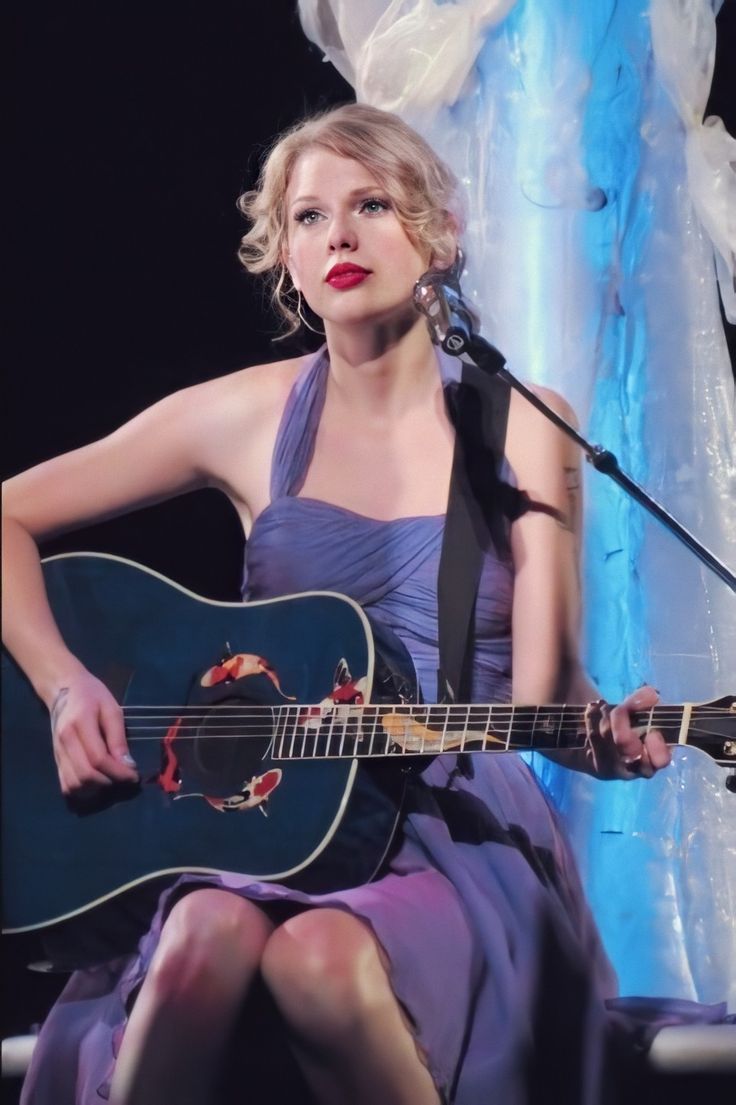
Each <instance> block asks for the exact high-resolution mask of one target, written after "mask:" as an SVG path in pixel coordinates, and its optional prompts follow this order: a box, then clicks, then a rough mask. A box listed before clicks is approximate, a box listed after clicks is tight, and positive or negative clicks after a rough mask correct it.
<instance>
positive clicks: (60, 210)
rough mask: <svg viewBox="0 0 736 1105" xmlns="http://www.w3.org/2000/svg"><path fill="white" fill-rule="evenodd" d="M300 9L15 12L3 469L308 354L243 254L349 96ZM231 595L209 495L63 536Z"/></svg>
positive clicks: (93, 6)
mask: <svg viewBox="0 0 736 1105" xmlns="http://www.w3.org/2000/svg"><path fill="white" fill-rule="evenodd" d="M294 8H295V3H294V2H293V0H265V2H263V3H262V2H260V0H259V2H253V0H212V2H210V3H206V2H205V0H177V2H175V3H173V2H169V0H148V2H147V3H145V2H141V0H128V2H126V3H120V2H119V0H118V2H113V0H106V2H104V3H100V0H62V2H59V0H36V2H34V0H23V2H22V3H21V2H20V0H16V3H15V4H14V5H10V6H9V8H8V11H9V24H10V28H9V29H10V35H9V41H10V44H11V54H10V57H9V66H8V72H9V74H10V78H11V125H10V133H9V135H8V140H7V142H6V150H7V151H9V154H10V156H9V158H8V159H7V160H6V163H5V164H6V167H5V170H4V175H5V181H6V184H8V185H9V189H8V194H9V198H8V200H7V202H6V207H5V213H6V220H7V224H8V239H9V241H8V247H9V248H8V250H7V252H6V255H5V256H6V265H5V275H6V280H7V287H8V291H7V293H6V306H8V307H9V322H10V326H9V331H10V335H11V340H10V353H9V356H8V357H7V359H6V365H7V369H6V374H5V379H6V383H5V415H6V417H5V433H4V438H5V459H4V468H5V472H6V474H12V473H13V472H15V471H18V470H20V469H22V468H25V467H27V466H28V465H30V464H33V463H36V462H38V461H40V460H42V459H45V458H47V457H49V456H52V455H54V454H56V453H59V452H61V451H64V450H67V449H70V448H74V447H75V446H78V445H81V444H84V443H85V442H87V441H89V440H91V439H93V438H96V437H100V436H102V435H103V434H105V433H107V432H109V431H110V430H112V429H113V428H114V427H115V426H117V425H118V424H119V423H120V422H122V421H124V420H125V419H127V418H129V417H131V416H132V415H133V414H135V413H136V412H137V411H139V410H141V409H142V408H144V407H146V406H148V405H149V404H150V403H151V402H153V401H154V400H156V399H157V398H159V397H161V396H162V395H165V394H167V393H168V392H170V391H172V390H174V389H176V388H178V387H182V386H185V385H187V384H191V383H195V382H197V381H200V380H203V379H206V378H209V377H211V376H216V375H220V374H222V373H223V372H227V371H230V370H232V369H235V368H238V367H240V366H242V365H244V364H248V363H256V362H263V361H268V360H276V359H279V358H281V357H283V356H284V355H290V354H294V353H296V352H301V351H302V348H301V347H299V346H295V345H294V344H293V343H292V344H291V345H290V346H286V347H285V346H284V345H277V346H273V345H272V344H271V337H272V336H273V334H274V332H275V330H276V326H277V324H276V321H275V319H274V318H273V316H272V315H271V313H270V311H269V310H268V308H267V307H266V306H265V305H264V303H263V299H262V292H261V290H260V288H259V287H258V286H257V284H256V283H255V282H254V281H252V280H251V279H250V278H249V277H247V276H246V275H245V274H244V273H243V271H242V269H241V267H240V265H239V263H238V261H237V259H236V256H235V251H236V248H237V244H238V241H239V237H240V235H241V234H242V233H243V229H244V224H243V222H242V219H241V217H240V215H239V214H238V212H237V210H236V208H235V198H236V197H237V195H238V194H239V193H240V192H241V191H243V190H244V189H245V188H247V187H251V186H252V185H253V183H254V179H255V173H256V169H257V165H258V160H259V155H260V153H261V152H262V150H263V148H264V147H265V146H267V145H268V143H269V142H270V140H271V138H272V137H273V135H274V134H275V133H276V132H278V131H279V130H280V129H281V128H283V127H284V126H286V125H288V124H289V123H291V122H292V121H293V120H295V119H296V118H297V117H299V116H301V115H303V114H305V113H307V112H309V111H311V110H314V109H316V108H321V107H327V106H329V105H330V104H333V103H338V102H344V101H346V100H349V99H351V98H352V94H351V89H350V87H349V86H348V85H347V84H345V83H344V82H343V81H342V80H341V78H340V77H339V76H338V74H337V73H336V71H335V70H334V69H333V68H332V67H331V66H330V65H328V64H326V63H324V62H323V61H322V58H321V55H320V54H319V52H318V50H317V49H316V48H315V47H313V46H311V45H310V44H309V43H308V42H307V40H306V39H305V37H304V35H303V33H302V31H301V27H300V25H299V22H298V18H297V16H296V14H295V11H294ZM735 54H736V3H734V0H726V3H725V5H724V8H723V9H722V11H721V15H720V17H719V44H718V57H717V75H716V81H715V83H714V90H713V94H712V97H711V102H710V104H709V112H715V113H717V114H720V115H721V116H722V117H724V119H725V121H726V124H727V126H728V127H729V129H730V130H731V132H732V133H733V132H734V130H735V129H736V98H734V95H733V83H732V78H731V76H730V71H732V70H733V67H734V57H735ZM80 548H83V549H98V550H104V551H110V552H115V553H118V554H119V555H122V556H127V557H130V558H132V559H134V560H139V561H142V562H144V563H146V564H148V565H150V566H151V567H153V568H155V569H157V570H159V571H162V572H164V573H165V574H167V575H170V576H172V577H174V578H176V579H178V580H179V581H181V582H182V583H184V584H185V585H187V586H189V587H191V588H192V589H194V590H195V591H198V592H201V593H206V594H208V595H210V596H212V597H215V598H235V597H237V588H238V584H239V579H240V572H241V563H242V537H241V535H240V533H239V527H238V524H237V521H236V518H235V515H234V512H233V511H232V510H231V508H230V507H229V505H228V504H227V503H226V501H225V500H224V498H223V497H221V496H218V495H217V494H216V493H215V492H212V493H210V492H199V493H197V494H196V495H192V496H186V497H185V498H183V499H180V500H176V501H174V502H171V503H167V504H164V505H163V506H159V507H156V508H154V509H151V510H146V511H143V512H141V513H139V514H136V516H135V520H134V522H131V520H130V519H120V520H117V521H113V522H108V523H105V524H103V525H98V526H95V527H91V528H89V529H87V530H85V531H83V532H81V533H80V532H77V533H75V534H73V535H70V536H68V537H65V538H62V539H59V540H57V541H55V542H54V543H53V544H52V545H50V547H49V549H48V550H47V551H49V552H56V551H62V550H66V549H80ZM32 944H33V941H32V940H31V939H30V938H27V937H23V938H21V937H15V938H11V939H8V940H7V941H6V946H5V957H4V961H5V965H6V968H7V969H9V971H10V975H9V978H8V981H9V982H10V988H11V991H12V992H13V995H14V996H13V1000H11V1001H8V1000H7V999H6V1002H5V1017H4V1022H3V1034H7V1033H8V1032H19V1031H25V1030H27V1028H28V1025H29V1023H30V1022H31V1021H32V1020H34V1019H39V1018H40V1017H41V1016H42V1015H43V1012H44V1010H45V1008H46V1007H47V1005H48V1002H49V1001H50V1000H51V996H53V994H54V993H55V992H56V991H57V990H58V982H57V981H56V980H43V979H40V978H38V977H37V976H34V977H29V976H27V975H26V974H25V973H21V971H20V969H19V966H18V964H19V962H20V960H21V959H23V958H24V957H25V956H26V955H27V954H31V955H32V954H33V951H32Z"/></svg>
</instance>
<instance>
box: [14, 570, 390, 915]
mask: <svg viewBox="0 0 736 1105" xmlns="http://www.w3.org/2000/svg"><path fill="white" fill-rule="evenodd" d="M44 574H45V579H46V584H47V588H48V593H49V597H50V601H51V606H52V609H53V612H54V615H55V617H56V619H57V621H58V623H59V626H60V628H61V631H62V634H63V635H64V637H65V639H66V641H67V643H68V645H69V647H70V648H71V649H72V651H73V652H75V653H76V655H78V656H79V657H80V658H81V660H82V661H83V662H84V664H85V665H87V667H88V668H89V669H90V670H91V671H92V672H94V673H95V674H96V675H97V676H98V677H99V678H101V679H102V680H103V681H104V682H105V683H106V684H107V685H108V686H109V687H110V689H111V690H112V691H113V693H114V694H115V695H116V697H117V699H118V701H119V702H120V703H121V704H122V706H123V708H124V711H125V721H126V730H127V734H128V740H129V746H130V750H131V753H132V754H133V756H134V758H135V760H136V763H137V766H138V769H139V773H140V780H141V781H140V784H139V785H138V786H131V787H120V786H118V787H112V788H106V789H105V790H104V791H103V792H101V796H100V798H99V799H97V800H95V801H94V802H92V803H89V804H85V805H81V804H77V805H74V804H72V803H70V802H68V801H67V800H66V799H65V798H64V797H63V796H62V794H61V792H60V790H59V784H58V779H57V774H56V765H55V762H54V757H53V752H52V745H51V737H50V725H49V717H48V713H47V711H46V709H45V707H44V705H43V704H42V702H41V701H40V700H39V699H38V698H37V696H36V695H35V693H34V691H33V689H32V688H31V686H30V684H29V683H28V681H27V679H26V678H25V676H24V675H23V674H22V672H21V671H20V669H19V668H18V667H17V665H16V664H15V663H14V661H13V660H12V659H11V658H10V657H9V656H8V655H7V654H3V689H4V694H3V773H2V777H3V880H4V902H5V910H4V927H5V929H6V931H19V930H24V929H30V928H35V927H40V926H43V925H46V924H50V923H52V922H55V921H58V920H61V919H63V918H67V917H71V916H73V915H75V914H77V913H79V912H81V911H83V910H85V909H87V908H90V907H91V906H93V905H95V904H97V903H99V902H101V901H104V900H105V899H107V898H109V897H110V896H112V895H113V894H115V893H118V892H120V891H121V890H124V889H126V888H128V887H132V886H135V885H136V884H138V883H140V882H141V881H143V880H147V879H150V878H154V877H156V876H159V875H161V874H164V873H172V874H173V873H175V872H180V871H190V872H208V871H213V870H226V871H237V872H241V873H243V874H246V875H251V876H253V877H254V878H255V879H266V880H275V881H279V882H285V883H288V884H289V885H292V886H297V887H299V888H302V889H307V890H310V891H311V890H328V889H336V888H339V887H341V886H346V885H355V884H358V883H361V882H364V881H368V880H369V879H370V878H371V877H372V876H373V875H374V873H375V872H376V870H377V869H378V868H379V867H380V865H381V863H382V860H383V858H384V856H385V855H386V852H387V849H388V848H389V845H390V841H391V839H392V836H393V834H394V830H395V828H396V824H397V820H398V817H399V810H400V804H401V796H402V790H403V785H404V780H405V775H404V773H403V772H402V770H401V765H397V766H394V765H391V769H390V770H389V771H386V770H383V771H381V768H380V761H378V762H377V764H376V765H374V764H371V765H370V766H368V767H363V766H360V765H359V763H358V761H357V760H356V759H354V758H351V757H350V755H349V749H346V747H345V737H344V734H343V738H342V747H341V749H340V752H341V755H340V756H339V757H337V756H336V757H335V758H331V756H330V755H329V751H330V750H329V747H327V748H326V749H325V745H324V741H325V740H326V739H327V737H326V736H324V737H323V736H319V719H318V718H316V719H312V721H311V722H310V718H309V717H308V716H307V717H304V716H300V705H299V704H302V703H311V704H314V703H317V704H319V703H321V702H323V701H329V702H335V703H338V702H339V703H340V704H341V708H342V709H343V711H344V710H345V709H348V708H349V705H350V703H351V702H353V703H355V702H357V703H363V702H367V701H369V700H370V696H371V693H372V691H373V688H374V683H375V681H376V665H377V657H376V651H375V647H374V642H373V637H372V634H371V631H370V628H369V625H368V622H367V620H366V617H365V615H364V614H363V612H362V611H361V609H360V608H359V607H358V606H357V605H356V604H355V603H353V602H352V601H351V600H349V599H346V598H344V597H342V596H338V595H331V594H305V595H299V596H293V597H291V598H288V599H284V600H275V601H268V602H262V603H258V602H257V603H251V604H228V603H220V602H210V601H207V600H204V599H201V598H199V597H198V596H195V595H193V594H191V593H190V592H187V591H186V590H184V589H182V588H181V587H179V586H177V585H175V584H172V583H171V582H170V581H168V580H165V579H164V578H163V577H161V576H158V575H157V574H156V573H153V572H150V571H148V570H146V569H143V568H141V567H139V566H137V565H134V564H131V563H129V562H127V561H123V560H119V559H117V558H114V557H108V556H97V555H80V554H72V555H68V556H61V557H56V558H52V559H50V560H48V561H46V562H45V563H44ZM386 678H387V680H388V682H389V683H390V682H391V677H389V676H387V677H386ZM390 693H394V694H395V689H394V691H393V692H390ZM317 712H318V711H317V710H316V709H315V708H313V709H312V713H313V714H315V715H316V714H317ZM287 722H288V723H289V725H290V726H291V729H292V730H293V732H294V733H302V734H303V733H304V732H306V731H311V732H312V733H313V734H315V733H317V734H318V739H320V740H322V741H323V749H325V750H326V752H327V753H328V754H327V755H325V756H324V757H323V758H322V759H321V761H320V762H314V761H311V762H310V761H307V760H304V761H300V760H289V761H288V762H283V761H279V762H277V761H276V760H274V759H273V757H272V752H273V748H274V739H275V732H276V731H277V729H278V726H281V727H282V728H281V734H282V743H283V734H284V733H285V729H284V726H285V725H286V724H287ZM297 722H298V723H299V724H298V725H297V724H296V723H297ZM323 728H324V726H323ZM328 728H329V727H328ZM295 739H296V738H292V740H291V745H290V747H291V749H292V751H293V748H294V740H295ZM348 739H349V738H348ZM384 763H385V761H384ZM376 768H377V770H376Z"/></svg>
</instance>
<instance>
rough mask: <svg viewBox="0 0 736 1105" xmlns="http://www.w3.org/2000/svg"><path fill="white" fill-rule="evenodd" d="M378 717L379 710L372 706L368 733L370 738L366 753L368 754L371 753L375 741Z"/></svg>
mask: <svg viewBox="0 0 736 1105" xmlns="http://www.w3.org/2000/svg"><path fill="white" fill-rule="evenodd" d="M378 718H379V711H378V710H377V709H376V708H375V707H374V708H373V725H372V726H371V735H370V740H369V742H368V755H369V756H372V755H373V746H374V744H375V741H376V727H377V726H378Z"/></svg>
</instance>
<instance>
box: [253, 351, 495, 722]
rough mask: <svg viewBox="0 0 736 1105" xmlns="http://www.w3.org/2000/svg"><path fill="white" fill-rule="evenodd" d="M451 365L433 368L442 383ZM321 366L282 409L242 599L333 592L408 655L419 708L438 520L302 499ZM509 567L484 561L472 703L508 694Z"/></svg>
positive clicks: (430, 679)
mask: <svg viewBox="0 0 736 1105" xmlns="http://www.w3.org/2000/svg"><path fill="white" fill-rule="evenodd" d="M458 369H459V362H457V361H454V360H453V359H452V358H445V357H441V358H440V371H441V372H442V377H443V381H444V382H445V383H449V382H450V381H453V380H456V379H457V376H458ZM328 371H329V361H328V357H327V354H326V351H325V350H321V351H320V352H318V353H317V354H315V356H314V357H313V358H312V359H311V360H310V361H309V362H308V363H307V364H306V366H305V368H304V369H303V370H302V372H301V374H300V376H299V377H298V379H297V381H296V383H295V384H294V387H293V389H292V391H291V394H290V396H289V398H288V400H287V403H286V406H285V408H284V413H283V416H282V419H281V424H280V427H279V431H278V435H277V440H276V445H275V449H274V456H273V463H272V469H271V502H270V504H269V505H268V506H267V507H266V508H265V510H264V511H262V513H261V514H260V515H259V516H258V518H257V519H256V521H255V524H254V526H253V530H252V532H251V536H250V539H249V541H248V549H247V558H246V571H245V578H244V583H243V594H244V597H245V598H249V599H263V598H270V597H273V596H276V595H284V594H289V593H292V592H298V591H319V590H331V591H340V592H342V593H343V594H346V595H349V596H350V598H352V599H355V600H356V601H357V602H359V603H360V604H361V605H362V606H363V607H364V609H365V610H366V612H367V614H368V615H369V617H370V618H371V619H372V620H374V621H375V622H378V623H380V624H381V625H383V626H386V627H388V628H389V629H391V630H392V631H393V632H394V633H396V635H397V636H398V637H399V638H400V639H401V640H402V641H403V642H404V644H405V645H406V647H407V649H408V651H409V653H410V655H411V656H412V659H413V660H414V664H415V667H416V669H417V675H418V678H419V681H420V684H421V687H422V691H423V695H424V698H425V699H426V700H432V699H433V698H434V697H435V692H436V672H437V656H438V640H437V572H438V568H439V559H440V552H441V547H442V535H443V528H444V516H443V515H434V516H420V517H414V518H397V519H394V520H391V521H382V520H378V519H375V518H369V517H366V516H365V515H362V514H356V513H355V512H354V511H351V510H347V509H345V508H343V507H339V506H336V505H334V504H332V503H326V502H323V501H321V500H319V499H312V498H303V497H301V496H300V495H299V491H300V489H301V488H302V486H303V485H304V480H305V478H306V474H307V470H308V468H309V464H310V461H311V459H312V454H313V452H314V442H315V437H316V433H317V428H318V426H319V419H320V415H321V413H322V408H323V405H324V399H325V392H326V387H327V375H328ZM512 592H513V574H512V569H511V564H510V562H509V561H508V560H504V559H500V558H499V557H498V556H497V555H496V554H495V552H493V551H491V552H489V553H487V554H486V557H485V561H484V566H483V572H482V574H481V580H480V587H479V592H478V600H477V603H476V626H475V629H476V644H475V657H474V665H473V671H474V677H473V684H472V687H473V697H474V698H475V699H476V700H478V699H484V700H486V701H505V700H506V699H508V697H509V695H510V689H511V633H510V610H511V597H512Z"/></svg>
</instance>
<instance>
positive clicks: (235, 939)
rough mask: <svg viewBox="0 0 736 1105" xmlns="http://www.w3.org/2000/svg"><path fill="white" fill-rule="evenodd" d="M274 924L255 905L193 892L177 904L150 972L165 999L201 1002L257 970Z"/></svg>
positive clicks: (223, 893) (216, 892)
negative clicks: (190, 997)
mask: <svg viewBox="0 0 736 1105" xmlns="http://www.w3.org/2000/svg"><path fill="white" fill-rule="evenodd" d="M272 931H273V926H272V925H271V923H270V922H269V921H268V919H267V918H266V916H265V914H264V913H263V912H262V911H261V910H260V909H259V908H258V907H257V906H255V905H254V904H253V903H252V902H249V901H247V900H245V899H243V898H239V897H237V895H235V894H231V893H229V892H227V891H223V890H216V889H209V888H208V889H204V890H195V891H191V892H190V893H189V894H187V895H186V896H185V897H183V898H181V899H180V900H179V901H178V902H177V903H176V905H174V906H173V908H172V910H171V912H170V913H169V916H168V917H167V919H166V922H165V924H164V926H163V929H162V931H161V939H160V941H159V945H158V948H157V949H156V952H155V955H154V957H153V960H152V962H151V966H150V969H149V972H148V975H149V979H150V984H151V985H154V986H156V988H157V989H158V991H159V993H160V996H161V997H162V998H163V999H171V1000H176V999H181V998H183V997H185V996H191V995H193V994H196V995H197V997H198V999H200V1000H201V999H203V998H205V997H206V996H207V995H208V993H214V992H215V991H216V990H217V989H218V987H219V988H223V987H224V988H226V989H230V988H231V986H232V984H233V982H234V981H235V980H236V979H238V978H239V979H242V981H243V982H244V983H247V981H248V979H249V978H250V977H251V976H252V975H253V974H254V973H255V972H256V971H257V970H258V967H259V964H260V959H261V955H262V953H263V949H264V947H265V945H266V942H267V940H268V938H269V935H270V934H271V932H272Z"/></svg>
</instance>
